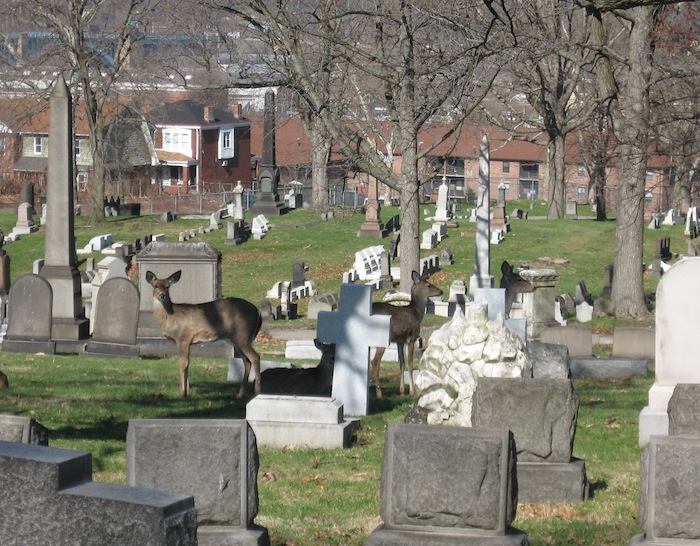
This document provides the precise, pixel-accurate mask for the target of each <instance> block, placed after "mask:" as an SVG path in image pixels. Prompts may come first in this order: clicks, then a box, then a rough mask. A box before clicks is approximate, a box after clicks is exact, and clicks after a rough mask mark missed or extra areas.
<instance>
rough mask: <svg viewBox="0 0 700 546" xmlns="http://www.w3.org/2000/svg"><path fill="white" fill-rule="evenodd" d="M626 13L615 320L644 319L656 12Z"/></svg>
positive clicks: (617, 118) (618, 116)
mask: <svg viewBox="0 0 700 546" xmlns="http://www.w3.org/2000/svg"><path fill="white" fill-rule="evenodd" d="M628 14H629V15H630V16H631V18H632V20H633V21H634V23H633V24H632V26H631V30H630V48H629V49H630V54H629V71H628V77H627V81H626V82H625V85H624V86H623V87H622V88H621V91H620V95H619V97H620V98H619V103H620V104H619V106H620V108H619V109H618V108H616V109H614V111H613V112H614V122H615V125H616V128H617V131H616V135H617V138H618V141H619V142H620V162H619V165H620V172H619V177H620V179H619V182H618V184H619V185H618V203H617V225H616V229H615V263H614V268H615V269H614V271H615V273H614V276H613V284H612V293H611V300H610V311H611V312H612V314H613V315H615V316H616V317H629V318H642V317H645V316H647V315H648V310H647V308H646V305H645V301H644V285H643V270H642V263H643V255H642V252H643V244H644V198H645V184H646V167H647V146H648V139H649V81H650V77H651V30H652V21H653V14H654V8H653V7H639V8H633V9H631V10H629V12H628Z"/></svg>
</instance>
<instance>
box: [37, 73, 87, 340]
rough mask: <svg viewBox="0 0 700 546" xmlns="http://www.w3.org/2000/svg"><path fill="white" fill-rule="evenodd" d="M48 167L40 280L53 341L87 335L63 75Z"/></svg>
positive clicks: (53, 105) (54, 103)
mask: <svg viewBox="0 0 700 546" xmlns="http://www.w3.org/2000/svg"><path fill="white" fill-rule="evenodd" d="M50 109H51V113H50V128H51V138H50V139H49V164H48V175H47V181H46V239H45V243H44V267H43V268H42V269H41V276H42V277H44V278H45V279H46V280H47V281H49V284H51V288H52V289H53V308H52V325H51V337H52V338H53V339H61V340H72V341H76V340H81V339H85V338H87V337H88V336H89V334H90V332H89V322H88V320H87V319H86V318H85V309H84V307H83V302H82V292H81V286H80V272H79V271H78V265H77V264H78V259H77V254H76V249H75V230H74V225H75V224H74V218H73V206H74V198H73V181H74V177H73V159H74V158H73V116H72V114H73V108H72V100H71V96H70V92H69V91H68V87H67V86H66V81H65V80H64V79H63V76H59V78H58V80H57V81H56V83H55V84H54V88H53V91H52V92H51V99H50Z"/></svg>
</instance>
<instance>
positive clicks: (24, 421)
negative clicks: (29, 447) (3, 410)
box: [0, 415, 49, 446]
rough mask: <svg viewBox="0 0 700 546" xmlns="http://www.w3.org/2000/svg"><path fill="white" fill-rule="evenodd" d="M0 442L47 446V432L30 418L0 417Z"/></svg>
mask: <svg viewBox="0 0 700 546" xmlns="http://www.w3.org/2000/svg"><path fill="white" fill-rule="evenodd" d="M0 441H4V442H20V443H23V444H36V445H42V446H47V445H49V431H48V429H47V428H46V427H44V426H42V425H40V424H39V423H37V422H36V421H35V420H34V419H32V418H30V417H21V416H19V415H0Z"/></svg>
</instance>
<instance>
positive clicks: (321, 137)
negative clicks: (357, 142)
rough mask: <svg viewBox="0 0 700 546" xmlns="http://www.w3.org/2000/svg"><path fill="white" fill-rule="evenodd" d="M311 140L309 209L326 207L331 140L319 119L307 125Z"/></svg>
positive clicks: (316, 118)
mask: <svg viewBox="0 0 700 546" xmlns="http://www.w3.org/2000/svg"><path fill="white" fill-rule="evenodd" d="M309 129H310V130H309V138H310V140H311V208H313V209H316V210H323V209H325V208H327V207H328V158H329V155H330V151H331V139H330V138H328V136H327V134H326V133H327V132H326V130H325V126H324V125H323V121H322V120H321V118H319V117H316V116H314V118H313V119H312V120H311V122H310V123H309Z"/></svg>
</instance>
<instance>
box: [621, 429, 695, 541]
mask: <svg viewBox="0 0 700 546" xmlns="http://www.w3.org/2000/svg"><path fill="white" fill-rule="evenodd" d="M699 470H700V436H652V437H651V438H650V439H649V440H648V444H647V445H646V447H645V448H644V451H643V452H642V458H641V465H640V493H641V509H640V526H641V527H642V529H643V531H644V532H643V533H642V534H639V535H637V536H635V537H634V538H633V539H632V540H631V541H630V543H629V544H630V545H638V544H649V545H650V546H651V545H663V546H666V545H669V546H670V545H675V544H678V545H681V544H682V545H684V546H690V545H692V544H700V517H698V506H700V472H699Z"/></svg>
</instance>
